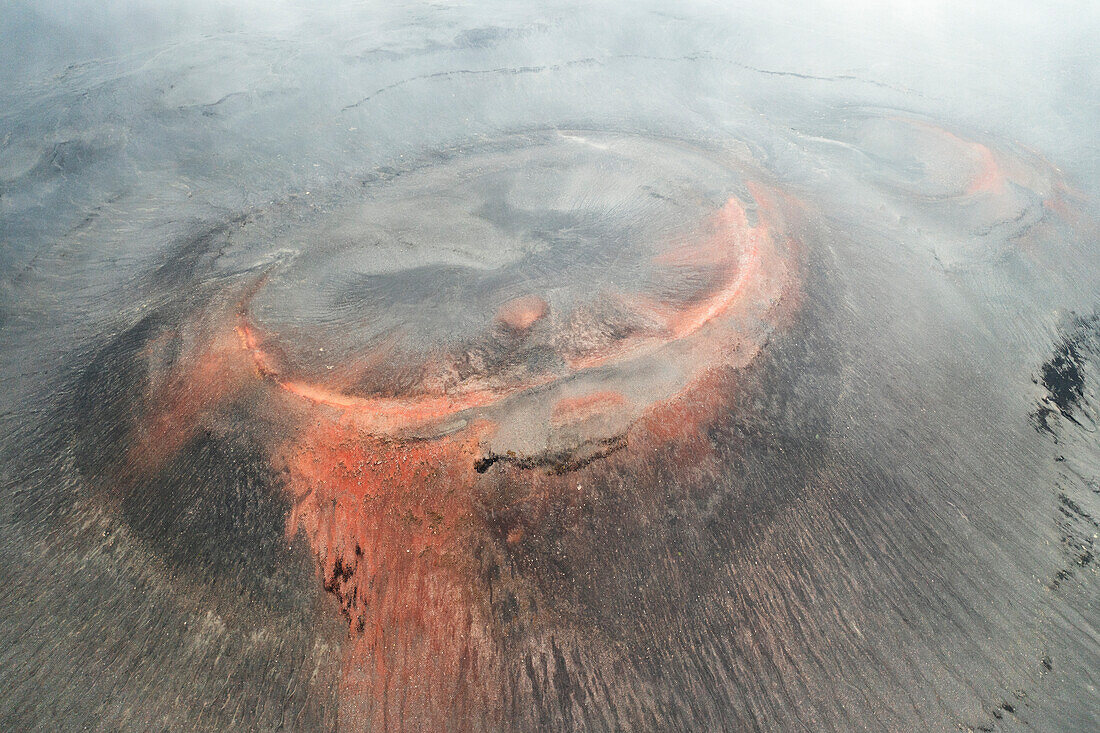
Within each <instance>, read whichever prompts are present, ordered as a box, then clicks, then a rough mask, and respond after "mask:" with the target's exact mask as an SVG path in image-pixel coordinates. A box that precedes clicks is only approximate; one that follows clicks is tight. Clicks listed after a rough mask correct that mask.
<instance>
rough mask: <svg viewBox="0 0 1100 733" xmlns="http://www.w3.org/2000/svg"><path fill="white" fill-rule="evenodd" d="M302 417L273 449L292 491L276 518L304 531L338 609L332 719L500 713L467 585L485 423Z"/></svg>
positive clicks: (450, 720)
mask: <svg viewBox="0 0 1100 733" xmlns="http://www.w3.org/2000/svg"><path fill="white" fill-rule="evenodd" d="M309 422H310V423H311V425H310V427H308V428H305V429H304V430H303V432H302V433H301V434H299V435H297V436H295V438H294V439H293V440H292V441H291V442H289V443H287V444H286V445H284V446H283V447H282V448H280V449H279V454H280V457H281V460H282V461H283V462H284V463H285V466H286V469H287V473H288V476H289V488H290V491H291V492H292V494H293V495H294V498H295V501H296V504H295V508H294V510H293V513H292V515H291V517H290V519H289V523H288V531H289V532H291V533H293V532H296V531H302V532H303V533H304V534H305V536H306V537H307V538H308V540H309V543H310V546H311V547H312V549H313V552H314V553H315V554H316V556H317V559H318V564H319V567H320V571H321V574H322V576H323V582H324V583H325V587H326V588H327V589H328V590H329V591H330V592H332V593H333V594H334V595H335V596H336V598H337V599H338V601H339V603H340V607H341V612H342V613H343V614H344V615H345V616H346V617H347V619H348V622H349V627H350V632H351V636H352V640H351V642H350V648H349V650H348V652H347V654H346V656H345V663H344V672H343V680H342V699H343V700H344V704H343V707H342V709H341V719H342V721H344V722H345V723H347V726H348V728H349V729H362V728H364V727H369V728H370V729H371V730H397V729H401V728H403V727H404V725H405V723H402V721H420V724H427V722H428V721H431V725H432V726H433V728H434V729H437V730H442V729H470V730H472V729H476V728H477V727H479V726H480V724H479V723H477V721H481V723H482V724H483V723H487V722H488V721H490V720H491V719H492V718H493V717H494V716H495V715H496V714H497V713H498V712H499V711H498V706H499V700H498V693H497V690H495V689H494V687H493V685H492V684H491V682H492V681H493V680H495V679H498V677H499V673H498V670H497V666H498V665H499V659H498V657H497V652H496V649H495V647H494V645H493V643H492V630H491V629H490V620H489V617H488V613H487V611H486V609H485V608H484V607H483V605H482V603H481V599H479V598H478V597H477V596H476V594H475V592H474V589H475V587H476V583H475V579H474V576H475V574H476V568H475V566H474V561H473V559H472V558H473V556H474V554H475V553H474V552H473V549H474V547H475V546H476V544H477V542H478V538H477V517H476V515H475V512H474V506H473V501H472V494H471V487H472V484H473V479H474V475H475V474H474V471H473V468H472V466H473V463H474V459H475V458H476V451H477V444H478V439H479V436H480V435H482V434H483V433H484V431H485V430H487V429H488V426H486V425H476V426H471V427H470V428H469V429H468V430H466V431H464V432H463V433H462V435H460V436H453V437H446V438H442V439H438V440H431V441H402V442H391V441H386V440H380V439H378V438H375V437H372V436H371V435H369V434H364V433H363V432H362V431H361V430H360V429H359V428H358V427H357V425H356V423H355V421H354V420H347V419H343V418H341V417H339V416H338V415H335V414H329V415H315V416H314V417H313V418H312V419H311V420H310V421H309ZM435 726H438V727H435ZM411 727H415V726H411Z"/></svg>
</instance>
